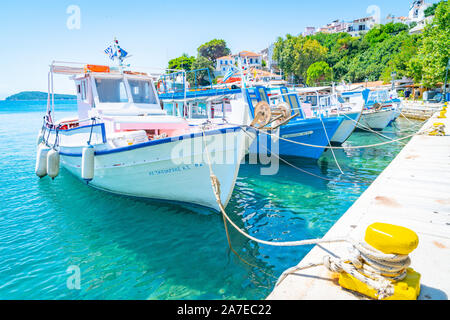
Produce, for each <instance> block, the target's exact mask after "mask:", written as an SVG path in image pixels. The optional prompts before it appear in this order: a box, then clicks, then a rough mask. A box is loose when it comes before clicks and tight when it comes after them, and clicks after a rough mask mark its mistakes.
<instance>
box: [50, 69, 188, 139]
mask: <svg viewBox="0 0 450 320" xmlns="http://www.w3.org/2000/svg"><path fill="white" fill-rule="evenodd" d="M52 71H53V72H54V73H64V74H70V75H71V79H72V80H74V82H75V86H76V94H77V107H78V119H76V121H71V122H70V125H69V123H68V125H67V128H73V127H74V126H75V127H78V126H80V127H82V126H88V125H90V124H91V123H92V121H93V120H92V119H96V120H95V121H98V122H101V123H102V125H103V126H104V130H105V132H106V133H108V135H109V136H111V135H114V134H116V133H117V134H119V135H120V134H121V133H123V132H131V131H133V132H134V133H135V131H140V133H141V135H143V136H144V135H146V136H147V138H148V139H149V140H153V139H155V138H160V137H171V136H173V135H179V134H184V133H185V132H186V131H187V130H188V129H189V126H188V123H187V121H185V120H184V119H183V118H180V117H174V116H171V115H168V114H167V112H166V111H165V110H163V109H162V108H161V105H160V101H159V98H158V94H157V91H156V88H155V85H154V83H153V79H152V77H151V76H148V75H147V74H144V73H138V72H131V71H123V72H120V71H119V70H114V69H112V68H110V67H107V66H97V65H85V66H84V67H83V68H73V67H72V68H70V67H69V68H68V67H67V66H56V65H53V66H52ZM60 125H61V123H60ZM62 129H64V126H63V127H62Z"/></svg>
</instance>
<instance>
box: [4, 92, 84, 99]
mask: <svg viewBox="0 0 450 320" xmlns="http://www.w3.org/2000/svg"><path fill="white" fill-rule="evenodd" d="M76 98H77V96H75V95H71V94H58V93H55V100H75V99H76ZM5 100H6V101H23V100H47V92H41V91H23V92H19V93H16V94H13V95H12V96H9V97H7V98H6V99H5Z"/></svg>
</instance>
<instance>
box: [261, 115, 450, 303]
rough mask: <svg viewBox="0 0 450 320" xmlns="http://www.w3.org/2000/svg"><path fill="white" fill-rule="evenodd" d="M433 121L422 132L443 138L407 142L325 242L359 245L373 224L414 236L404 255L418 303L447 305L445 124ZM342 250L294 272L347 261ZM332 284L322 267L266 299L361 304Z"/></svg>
mask: <svg viewBox="0 0 450 320" xmlns="http://www.w3.org/2000/svg"><path fill="white" fill-rule="evenodd" d="M438 115H439V113H436V114H435V115H434V116H433V117H432V118H431V119H430V120H429V121H427V123H426V124H425V125H424V127H423V128H422V130H424V129H428V128H431V127H432V126H433V125H434V123H443V124H445V125H446V128H445V134H446V136H429V135H428V134H423V135H417V136H415V137H413V138H412V139H411V141H410V142H409V143H408V144H407V145H406V146H405V147H404V149H403V150H402V151H401V152H400V153H399V155H398V156H397V157H396V158H395V159H394V160H393V161H392V163H391V164H390V165H389V166H388V167H387V168H386V169H385V170H384V171H383V172H382V174H381V175H380V176H379V177H378V178H377V179H376V180H375V181H374V183H373V184H372V185H371V186H370V187H369V188H368V189H367V190H366V192H364V193H363V194H362V195H361V197H360V198H359V199H358V200H357V201H356V202H355V203H354V204H353V206H352V207H351V208H350V209H349V210H348V211H347V212H346V213H345V214H344V215H343V216H342V218H341V219H340V220H338V221H337V223H336V224H335V225H334V226H333V227H332V228H331V229H330V230H329V232H328V233H327V234H326V236H325V238H329V239H331V238H338V237H343V236H344V237H352V238H354V239H363V237H364V233H365V230H366V228H367V226H369V225H370V224H372V223H374V222H383V223H390V224H395V225H400V226H404V227H407V228H410V229H412V230H414V231H415V232H416V233H417V234H418V236H419V246H418V248H417V249H416V250H415V251H414V252H412V254H410V257H411V260H412V264H411V267H412V268H414V269H415V270H416V271H417V272H419V273H420V274H421V275H422V278H421V293H420V296H419V299H422V300H442V299H444V300H447V299H448V298H449V296H450V119H438V118H437V116H438ZM447 116H448V117H450V112H448V113H447ZM347 248H348V245H346V244H345V243H344V244H343V243H336V244H327V245H321V246H316V247H314V248H313V249H312V251H311V252H310V253H309V254H308V255H307V256H306V257H305V258H304V259H303V260H302V261H301V262H300V264H299V266H306V265H308V264H311V263H318V262H321V261H322V259H323V257H324V256H326V255H335V256H338V257H345V256H348V251H347ZM337 278H338V276H337V275H336V274H333V273H331V272H329V271H328V270H327V269H326V268H325V267H324V266H317V267H313V268H309V269H304V270H301V271H296V272H295V273H293V274H290V275H288V276H287V277H286V278H285V279H284V280H283V281H281V283H280V284H279V285H278V286H277V287H276V288H274V290H273V292H272V293H271V294H270V295H269V297H268V298H267V299H269V300H354V299H366V298H365V297H363V296H362V295H359V294H356V293H353V292H350V291H347V290H345V289H342V288H341V287H340V286H339V284H338V282H337Z"/></svg>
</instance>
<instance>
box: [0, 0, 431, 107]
mask: <svg viewBox="0 0 450 320" xmlns="http://www.w3.org/2000/svg"><path fill="white" fill-rule="evenodd" d="M411 2H412V1H410V0H395V1H393V0H357V1H349V0H341V1H336V0H308V1H303V0H272V1H266V0H238V1H237V0H227V1H204V0H192V1H180V0H171V1H170V0H169V1H167V0H160V1H154V0H146V1H135V0H127V1H114V0H110V1H103V0H95V1H94V0H89V1H84V0H83V1H75V0H69V1H63V0H58V1H56V0H54V1H48V0H41V1H23V0H15V1H7V2H3V3H2V5H1V9H0V39H1V42H2V43H3V45H2V49H1V50H0V74H1V77H0V99H4V98H5V97H7V96H9V95H11V94H14V93H17V92H20V91H33V90H38V91H47V73H48V66H49V64H50V63H51V61H53V60H60V61H61V60H62V61H77V62H86V63H92V64H109V63H110V61H109V59H108V57H107V56H106V54H105V53H104V51H103V50H104V49H105V48H106V47H107V46H108V45H109V44H110V43H111V42H112V40H113V39H114V37H117V39H118V40H119V42H120V45H121V46H122V47H123V48H124V49H125V50H127V51H128V53H129V54H131V55H132V57H130V58H129V59H128V60H127V62H128V63H130V64H131V65H132V66H136V67H138V66H142V67H144V66H145V67H155V68H165V67H167V62H168V61H169V60H170V59H172V58H175V57H178V56H180V55H181V54H183V53H187V54H189V55H194V56H196V55H197V48H198V47H199V46H200V45H201V44H203V43H205V42H207V41H209V40H212V39H214V38H217V39H224V40H225V41H226V42H227V44H228V47H229V48H230V49H231V50H232V52H233V53H236V52H239V51H242V50H249V51H254V52H259V51H260V50H262V49H264V48H266V47H267V46H268V45H270V44H271V43H273V42H274V41H275V40H276V39H277V37H279V36H285V35H286V34H287V33H289V34H292V35H297V34H299V33H301V32H303V31H304V29H305V27H306V26H315V27H320V26H322V25H325V24H327V23H329V22H331V21H333V20H336V19H341V20H353V19H357V18H361V17H365V16H370V15H372V13H371V12H370V13H367V9H368V8H369V7H370V6H372V5H376V6H378V7H379V8H380V16H381V18H384V17H386V16H387V15H388V14H394V15H395V16H406V15H408V10H409V7H410V4H411ZM428 2H431V3H433V2H436V1H430V0H429V1H428ZM74 9H75V10H74ZM78 18H79V19H78ZM55 92H57V93H72V94H73V93H74V85H73V84H72V83H71V81H70V80H68V79H67V77H66V76H58V78H57V79H56V78H55Z"/></svg>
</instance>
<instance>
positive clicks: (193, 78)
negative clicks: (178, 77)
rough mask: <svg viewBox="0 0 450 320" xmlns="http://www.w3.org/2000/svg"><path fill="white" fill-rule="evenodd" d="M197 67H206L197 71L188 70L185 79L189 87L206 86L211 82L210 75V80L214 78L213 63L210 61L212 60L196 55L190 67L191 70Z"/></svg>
mask: <svg viewBox="0 0 450 320" xmlns="http://www.w3.org/2000/svg"><path fill="white" fill-rule="evenodd" d="M198 69H206V70H201V71H197V72H189V73H188V74H187V81H188V82H189V84H190V85H191V87H194V86H208V85H210V84H211V82H210V77H209V76H211V81H212V80H214V79H213V78H214V73H213V72H214V64H213V63H212V61H210V60H208V59H207V58H205V57H202V56H200V57H198V58H197V59H195V61H194V63H193V64H192V69H191V70H198ZM208 70H209V75H208Z"/></svg>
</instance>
